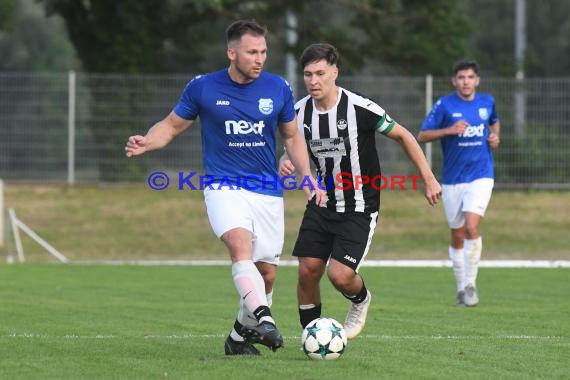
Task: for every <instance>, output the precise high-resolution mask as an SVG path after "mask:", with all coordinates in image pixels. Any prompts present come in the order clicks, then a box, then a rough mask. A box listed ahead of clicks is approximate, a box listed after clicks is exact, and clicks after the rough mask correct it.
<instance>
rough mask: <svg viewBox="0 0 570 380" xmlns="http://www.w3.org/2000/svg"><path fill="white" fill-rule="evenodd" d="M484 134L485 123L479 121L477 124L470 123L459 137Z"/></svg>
mask: <svg viewBox="0 0 570 380" xmlns="http://www.w3.org/2000/svg"><path fill="white" fill-rule="evenodd" d="M484 134H485V124H483V123H481V124H479V125H470V126H468V127H467V129H466V130H465V132H463V133H462V134H461V135H459V136H461V137H483V135H484Z"/></svg>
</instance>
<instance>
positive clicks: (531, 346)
mask: <svg viewBox="0 0 570 380" xmlns="http://www.w3.org/2000/svg"><path fill="white" fill-rule="evenodd" d="M362 274H363V275H364V276H365V278H366V281H367V286H368V287H369V288H370V289H371V291H372V292H373V301H372V302H373V303H372V305H371V307H370V310H369V318H368V321H367V325H366V328H365V330H364V331H363V334H362V335H361V336H360V337H358V338H357V339H355V340H353V341H349V344H348V347H347V351H346V353H345V355H344V356H343V357H341V358H340V359H339V360H337V361H332V362H316V361H311V360H309V359H307V358H306V357H305V356H304V354H303V353H302V352H301V351H300V350H299V347H300V328H299V325H298V316H297V311H296V300H295V283H296V268H294V267H282V268H280V269H279V278H278V281H277V284H276V289H275V296H274V306H273V314H274V316H275V318H276V320H277V322H278V325H279V327H280V329H281V331H282V333H283V335H284V337H285V344H286V346H285V348H283V349H281V350H279V351H278V352H276V353H273V352H271V351H269V350H267V349H265V348H264V347H261V348H263V350H262V354H263V356H262V357H226V356H225V355H224V354H223V342H224V339H225V337H226V335H227V333H228V331H229V328H230V326H231V325H232V323H233V320H234V318H235V313H236V311H237V302H238V301H237V295H236V293H235V289H234V287H233V284H232V282H231V276H230V270H229V268H228V267H227V266H219V267H216V266H204V267H196V266H194V267H191V266H186V267H181V266H101V265H59V264H49V263H44V264H26V265H6V264H0V321H1V323H0V378H1V379H10V380H16V379H26V380H29V379H165V378H166V379H224V378H225V379H232V380H234V379H236V380H238V379H269V378H277V379H331V380H333V379H339V380H340V379H342V380H345V379H347V378H350V379H379V378H380V379H382V378H387V379H458V378H461V379H482V378H489V379H517V380H520V379H567V378H568V376H569V373H570V364H569V363H570V361H569V360H568V358H570V339H569V338H570V318H569V317H570V298H569V297H568V291H569V290H570V289H569V284H570V270H568V269H488V268H482V269H481V271H480V275H479V292H480V298H481V303H480V305H479V306H478V307H476V308H457V307H455V306H453V304H454V297H455V292H454V290H455V289H454V285H453V280H452V274H451V270H450V269H449V268H411V269H410V268H370V267H366V268H363V270H362ZM323 300H324V303H323V308H324V310H323V314H324V316H329V317H333V318H335V319H338V320H341V321H342V320H343V319H344V316H345V313H346V310H347V306H348V305H347V301H346V300H345V299H344V298H342V297H341V296H340V295H339V294H337V293H336V292H334V291H333V290H332V288H331V287H330V285H329V284H328V283H327V282H323Z"/></svg>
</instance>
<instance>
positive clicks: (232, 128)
mask: <svg viewBox="0 0 570 380" xmlns="http://www.w3.org/2000/svg"><path fill="white" fill-rule="evenodd" d="M266 32H267V31H266V29H265V28H264V27H262V26H260V25H259V24H257V23H256V22H255V21H251V20H240V21H236V22H234V23H232V24H231V25H230V26H229V27H228V28H227V30H226V40H227V56H228V59H229V61H230V65H229V68H226V69H223V70H220V71H216V72H213V73H209V74H205V75H200V76H197V77H195V78H194V79H192V80H191V81H190V82H189V83H188V85H187V86H186V88H185V89H184V91H183V93H182V95H181V97H180V100H179V101H178V104H176V105H175V107H174V109H173V110H172V112H170V114H169V115H168V116H167V117H166V118H164V119H163V120H162V121H159V122H158V123H156V124H155V125H154V126H153V127H152V128H150V130H149V131H148V132H147V134H146V135H145V136H139V135H137V136H131V137H129V139H128V142H127V145H126V147H125V150H126V152H127V156H128V157H131V156H136V155H140V154H143V153H145V152H148V151H151V150H155V149H161V148H164V147H165V146H166V145H167V144H168V143H170V142H171V141H172V140H173V139H174V138H175V137H176V136H178V135H180V134H181V133H182V132H184V131H185V130H186V129H187V128H189V127H190V126H191V125H192V124H193V122H194V120H196V118H197V117H200V126H201V131H202V154H203V160H204V166H205V175H206V176H208V178H209V179H210V181H208V183H209V184H210V186H207V187H206V189H205V190H204V197H205V202H206V208H207V213H208V218H209V221H210V224H211V226H212V229H213V230H214V233H215V234H216V235H217V236H218V237H219V238H220V239H221V240H222V241H223V242H224V244H225V245H226V246H227V248H228V250H229V254H230V258H231V261H232V277H233V281H234V284H235V286H236V289H237V291H238V294H239V296H240V308H239V312H238V315H237V318H236V321H235V323H234V326H233V329H232V330H231V332H230V334H229V336H228V337H227V339H226V342H225V346H224V350H225V353H226V355H259V354H260V352H259V350H257V348H256V347H255V346H254V345H253V344H254V343H260V344H262V345H265V346H267V347H269V348H271V349H272V350H273V351H275V350H277V349H278V348H280V347H282V346H283V337H282V336H281V334H280V333H279V330H278V329H277V327H276V324H275V321H274V319H273V317H272V315H271V311H270V306H271V303H272V294H273V284H274V281H275V278H276V274H277V273H276V272H277V269H276V267H277V264H278V262H279V257H280V255H281V251H282V248H283V239H284V212H283V193H282V189H281V188H280V187H279V183H278V181H277V180H276V179H278V173H277V157H276V138H277V136H276V134H277V132H278V131H279V132H280V134H281V137H282V138H283V141H284V144H285V147H286V149H287V151H288V152H289V156H290V157H291V158H292V160H293V161H294V162H295V165H296V166H297V165H298V167H299V168H301V171H302V174H303V175H304V176H305V178H307V179H310V181H311V186H308V187H305V188H304V190H305V192H306V193H307V197H308V199H311V198H313V196H314V199H315V200H316V202H317V203H321V202H322V198H323V192H322V191H319V190H318V188H317V184H316V181H315V180H314V178H313V177H312V176H311V172H310V167H309V160H308V155H307V148H306V145H305V141H304V139H303V137H302V135H301V134H300V133H299V130H298V129H297V123H296V120H295V111H294V108H293V106H294V100H293V93H292V90H291V87H290V86H289V84H288V83H287V82H286V81H285V80H284V79H283V78H281V77H279V76H277V75H274V74H270V73H267V72H264V71H263V66H264V63H265V61H266V58H267V43H266V38H265V36H266ZM244 178H247V181H246V182H243V179H244ZM315 189H316V190H315ZM311 190H315V191H311Z"/></svg>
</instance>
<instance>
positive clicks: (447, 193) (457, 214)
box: [441, 183, 466, 229]
mask: <svg viewBox="0 0 570 380" xmlns="http://www.w3.org/2000/svg"><path fill="white" fill-rule="evenodd" d="M465 188H466V184H463V183H460V184H456V185H443V186H442V187H441V193H442V194H441V198H442V201H443V209H444V211H445V219H446V220H447V224H448V225H449V228H452V229H457V228H460V227H462V226H463V225H464V224H465V217H464V215H463V194H464V192H465Z"/></svg>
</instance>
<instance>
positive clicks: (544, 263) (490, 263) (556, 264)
mask: <svg viewBox="0 0 570 380" xmlns="http://www.w3.org/2000/svg"><path fill="white" fill-rule="evenodd" d="M73 263H74V264H82V265H143V266H179V265H188V266H204V265H212V266H218V265H230V264H231V262H230V261H229V260H101V261H96V260H93V261H74V262H73ZM279 265H280V266H297V265H298V263H297V261H296V260H281V261H280V262H279ZM363 266H365V267H404V268H412V267H417V268H428V267H433V268H444V267H446V268H450V267H451V260H368V261H364V263H363ZM479 267H481V268H570V260H481V261H480V262H479Z"/></svg>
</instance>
